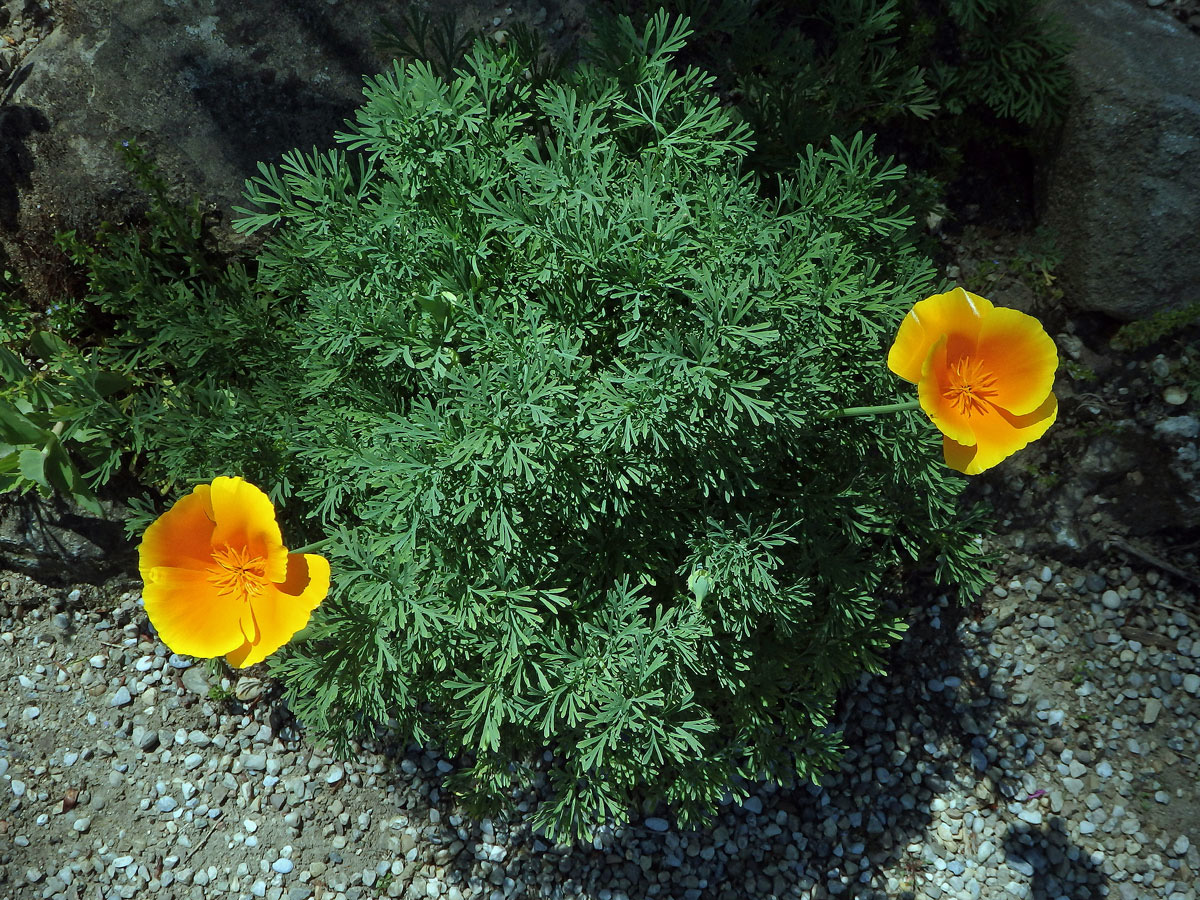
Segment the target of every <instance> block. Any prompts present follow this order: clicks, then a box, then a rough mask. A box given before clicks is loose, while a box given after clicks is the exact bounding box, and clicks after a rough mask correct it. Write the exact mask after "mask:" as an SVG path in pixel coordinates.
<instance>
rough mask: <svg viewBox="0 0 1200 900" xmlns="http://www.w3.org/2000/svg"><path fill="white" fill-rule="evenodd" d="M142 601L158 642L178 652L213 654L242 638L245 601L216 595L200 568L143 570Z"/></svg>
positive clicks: (206, 575)
mask: <svg viewBox="0 0 1200 900" xmlns="http://www.w3.org/2000/svg"><path fill="white" fill-rule="evenodd" d="M142 578H143V579H144V580H145V582H146V584H145V587H144V588H143V589H142V602H143V603H144V604H145V607H146V615H147V616H149V617H150V621H151V623H152V624H153V625H154V627H155V629H156V630H157V631H158V636H159V637H160V638H162V642H163V643H164V644H166V645H167V646H168V647H170V648H171V649H172V650H174V651H175V652H176V653H186V654H187V655H188V656H201V657H213V656H221V655H222V654H224V653H228V652H229V651H230V650H232V649H233V648H234V647H236V646H238V645H239V644H241V643H242V642H243V641H245V639H246V638H245V635H244V634H243V633H242V627H241V624H240V620H241V616H242V612H243V609H244V604H243V602H242V601H241V600H240V599H238V598H236V597H232V596H230V595H229V594H221V593H218V592H217V590H216V588H215V587H214V586H213V584H212V583H211V582H210V581H209V580H208V573H207V572H204V571H202V570H198V569H191V568H188V569H179V568H172V567H170V566H156V567H154V568H151V569H149V570H148V571H147V570H146V569H144V568H143V570H142Z"/></svg>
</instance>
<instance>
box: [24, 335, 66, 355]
mask: <svg viewBox="0 0 1200 900" xmlns="http://www.w3.org/2000/svg"><path fill="white" fill-rule="evenodd" d="M29 349H30V350H32V351H33V352H34V353H36V354H37V355H38V356H40V357H41V358H42V359H44V360H46V361H47V362H49V361H50V360H52V359H54V358H55V357H57V356H60V355H62V354H63V353H64V352H65V351H66V350H67V342H66V341H64V340H63V339H62V338H60V337H59V336H58V335H57V334H52V333H51V332H49V331H39V332H38V333H37V334H35V335H34V336H33V338H32V339H31V340H30V341H29Z"/></svg>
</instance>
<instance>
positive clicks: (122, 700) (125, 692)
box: [108, 685, 133, 706]
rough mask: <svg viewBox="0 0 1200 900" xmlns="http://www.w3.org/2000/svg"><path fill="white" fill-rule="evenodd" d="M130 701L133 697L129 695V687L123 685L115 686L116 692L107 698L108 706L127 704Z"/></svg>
mask: <svg viewBox="0 0 1200 900" xmlns="http://www.w3.org/2000/svg"><path fill="white" fill-rule="evenodd" d="M132 702H133V697H132V696H130V693H129V688H127V687H125V685H121V686H120V687H119V688H117V690H116V692H115V693H114V694H113V695H112V696H111V697H109V699H108V705H109V706H128V705H129V704H130V703H132Z"/></svg>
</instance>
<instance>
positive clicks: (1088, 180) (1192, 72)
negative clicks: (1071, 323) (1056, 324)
mask: <svg viewBox="0 0 1200 900" xmlns="http://www.w3.org/2000/svg"><path fill="white" fill-rule="evenodd" d="M1047 8H1048V10H1049V11H1050V12H1052V13H1054V14H1056V15H1057V16H1059V17H1060V18H1061V19H1063V20H1065V22H1066V24H1067V25H1068V27H1069V28H1070V30H1071V32H1072V33H1073V35H1074V38H1075V48H1074V50H1073V52H1072V53H1071V55H1070V58H1069V61H1070V67H1071V70H1072V72H1073V74H1074V77H1075V81H1076V101H1075V103H1074V104H1073V105H1072V107H1071V109H1070V111H1069V113H1068V116H1067V120H1066V122H1065V124H1064V127H1063V131H1062V135H1061V139H1060V142H1059V145H1058V148H1057V151H1056V155H1055V158H1054V160H1053V163H1052V166H1051V172H1050V175H1049V178H1048V179H1047V184H1046V191H1045V197H1044V202H1043V206H1044V217H1043V218H1044V221H1045V223H1046V224H1047V225H1049V226H1050V227H1051V228H1053V229H1054V230H1055V232H1056V233H1057V236H1058V245H1059V250H1060V251H1062V253H1063V263H1062V266H1061V267H1060V269H1059V274H1060V276H1061V278H1062V281H1063V283H1064V284H1065V285H1067V289H1068V292H1067V296H1068V297H1070V298H1072V302H1074V303H1075V304H1076V305H1078V306H1080V307H1082V308H1085V309H1088V310H1092V311H1098V312H1104V313H1107V314H1108V315H1111V316H1115V317H1117V318H1120V319H1137V318H1142V317H1144V316H1147V315H1150V314H1152V313H1154V312H1157V311H1159V310H1164V309H1173V308H1178V307H1180V306H1182V305H1184V304H1186V303H1188V302H1190V301H1194V300H1197V299H1200V294H1198V293H1197V291H1198V288H1197V285H1200V254H1197V253H1195V252H1194V246H1193V245H1192V238H1193V236H1194V235H1195V234H1197V233H1200V79H1197V78H1196V72H1198V71H1200V42H1197V41H1196V37H1195V35H1193V34H1191V33H1189V31H1188V28H1187V27H1186V26H1185V25H1183V24H1182V23H1179V22H1176V21H1175V20H1174V19H1172V18H1170V17H1167V16H1157V15H1147V14H1146V13H1145V12H1144V11H1142V10H1140V9H1138V8H1137V7H1136V6H1134V5H1133V4H1131V3H1129V2H1127V0H1094V2H1090V3H1077V2H1074V0H1052V2H1051V3H1050V4H1048V6H1047ZM1147 60H1153V61H1154V64H1153V65H1147V64H1146V61H1147ZM1118 160H1119V162H1117V161H1118Z"/></svg>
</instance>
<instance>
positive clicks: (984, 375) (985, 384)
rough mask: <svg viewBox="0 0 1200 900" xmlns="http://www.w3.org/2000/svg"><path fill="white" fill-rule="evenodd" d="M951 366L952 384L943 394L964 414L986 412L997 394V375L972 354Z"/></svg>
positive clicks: (950, 376)
mask: <svg viewBox="0 0 1200 900" xmlns="http://www.w3.org/2000/svg"><path fill="white" fill-rule="evenodd" d="M949 368H950V370H949V372H948V373H947V375H948V376H949V380H950V386H949V387H948V388H947V389H946V390H945V392H944V393H943V396H944V397H945V398H946V399H947V400H949V401H950V402H951V403H952V404H953V405H954V408H955V409H956V410H957V411H958V412H959V413H961V414H962V415H964V416H968V417H969V416H972V415H976V414H979V413H983V412H986V411H987V409H988V407H989V406H990V405H991V403H990V400H991V398H992V397H994V396H996V376H995V375H993V374H992V373H991V372H988V371H987V370H986V369H984V366H983V362H982V361H981V360H979V359H976V358H974V357H972V356H963V357H960V358H959V359H958V360H957V361H956V362H954V363H952V364H951V365H950V367H949Z"/></svg>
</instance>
